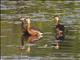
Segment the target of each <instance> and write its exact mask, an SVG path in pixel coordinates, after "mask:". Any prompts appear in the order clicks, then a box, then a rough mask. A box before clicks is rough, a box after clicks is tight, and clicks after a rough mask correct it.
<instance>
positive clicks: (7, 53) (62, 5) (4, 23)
mask: <svg viewBox="0 0 80 60" xmlns="http://www.w3.org/2000/svg"><path fill="white" fill-rule="evenodd" d="M1 2H2V3H1V14H0V15H1V36H0V38H1V57H2V58H3V59H2V60H20V59H21V60H80V27H79V26H80V20H79V19H80V17H79V16H80V1H1ZM56 14H57V15H59V16H60V20H61V23H62V24H63V25H64V26H65V34H66V36H65V40H64V42H63V43H62V45H61V48H60V49H58V50H57V49H55V48H54V46H53V45H52V44H54V43H55V21H54V18H53V16H54V15H56ZM20 16H30V17H31V21H32V25H33V26H34V27H36V28H38V29H39V30H40V31H41V32H43V37H42V38H41V39H39V40H38V41H36V42H35V45H33V46H31V47H30V48H31V50H30V52H28V51H27V49H28V47H29V46H28V43H27V39H26V40H25V45H26V49H25V50H20V49H19V46H20V45H21V36H22V31H21V22H20V20H19V17H20ZM46 45H47V47H45V46H46Z"/></svg>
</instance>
